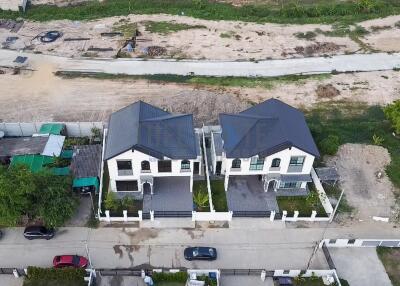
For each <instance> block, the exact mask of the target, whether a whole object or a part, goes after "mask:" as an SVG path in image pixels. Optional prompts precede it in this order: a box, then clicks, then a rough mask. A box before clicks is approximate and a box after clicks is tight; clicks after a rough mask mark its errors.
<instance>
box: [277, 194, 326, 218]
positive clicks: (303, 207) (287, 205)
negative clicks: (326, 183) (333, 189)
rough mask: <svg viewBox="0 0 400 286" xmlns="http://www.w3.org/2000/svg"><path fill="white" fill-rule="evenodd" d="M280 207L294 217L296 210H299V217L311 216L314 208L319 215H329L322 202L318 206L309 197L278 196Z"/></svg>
mask: <svg viewBox="0 0 400 286" xmlns="http://www.w3.org/2000/svg"><path fill="white" fill-rule="evenodd" d="M276 200H277V202H278V206H279V209H280V210H281V211H287V216H288V217H293V215H294V211H299V217H310V216H311V213H312V211H313V210H315V211H317V217H327V216H328V215H327V214H326V212H325V210H324V207H323V206H322V204H321V202H319V203H318V204H317V205H316V206H315V205H313V204H311V203H309V201H308V200H307V197H301V196H294V197H288V196H284V197H276Z"/></svg>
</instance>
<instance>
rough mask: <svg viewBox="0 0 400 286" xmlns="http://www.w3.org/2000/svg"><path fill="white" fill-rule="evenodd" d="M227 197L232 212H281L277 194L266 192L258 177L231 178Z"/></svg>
mask: <svg viewBox="0 0 400 286" xmlns="http://www.w3.org/2000/svg"><path fill="white" fill-rule="evenodd" d="M226 196H227V201H228V208H229V210H231V211H273V210H274V211H279V207H278V203H277V202H276V195H275V192H264V189H263V186H262V181H260V180H259V179H258V176H231V177H230V178H229V187H228V192H227V193H226Z"/></svg>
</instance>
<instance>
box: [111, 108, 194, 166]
mask: <svg viewBox="0 0 400 286" xmlns="http://www.w3.org/2000/svg"><path fill="white" fill-rule="evenodd" d="M195 138H196V137H195V134H194V129H193V116H192V115H191V114H190V115H189V114H187V115H172V114H170V113H169V112H166V111H164V110H162V109H159V108H157V107H154V106H152V105H150V104H147V103H145V102H142V101H138V102H135V103H133V104H131V105H129V106H127V107H125V108H123V109H121V110H119V111H116V112H114V113H113V114H111V116H110V121H109V126H108V135H107V142H106V150H105V156H104V159H105V160H108V159H110V158H112V157H115V156H117V155H119V154H121V153H123V152H125V151H127V150H130V149H136V150H138V151H141V152H143V153H146V154H149V155H151V156H153V157H156V158H159V159H161V158H163V157H164V156H165V157H168V158H171V159H194V158H196V157H197V151H196V139H195Z"/></svg>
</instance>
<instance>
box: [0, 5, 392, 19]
mask: <svg viewBox="0 0 400 286" xmlns="http://www.w3.org/2000/svg"><path fill="white" fill-rule="evenodd" d="M399 12H400V2H399V1H398V0H369V1H340V2H339V1H334V2H332V1H322V2H321V1H318V2H315V1H310V2H304V1H303V3H302V4H298V3H296V2H293V1H290V2H286V3H279V5H276V4H274V3H272V4H271V3H268V2H261V4H253V5H243V6H234V5H232V4H229V3H222V2H215V1H208V0H193V1H189V0H135V1H131V0H112V1H111V0H107V1H102V2H98V1H90V2H88V3H84V4H81V5H76V6H67V7H56V6H53V5H39V6H33V7H31V8H29V9H28V10H27V11H26V12H25V13H21V12H12V11H3V10H0V18H12V19H16V18H18V17H22V18H25V19H31V20H35V21H49V20H62V19H69V20H91V19H98V18H104V17H111V16H123V15H129V14H131V13H135V14H158V13H165V14H171V15H182V14H183V15H185V16H190V17H195V18H201V19H207V20H234V21H235V20H236V21H237V20H240V21H247V22H259V23H262V22H276V23H299V24H304V23H334V22H346V23H354V22H359V21H362V20H366V19H372V18H381V17H385V16H388V15H395V14H398V13H399Z"/></svg>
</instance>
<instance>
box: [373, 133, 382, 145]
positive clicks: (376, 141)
mask: <svg viewBox="0 0 400 286" xmlns="http://www.w3.org/2000/svg"><path fill="white" fill-rule="evenodd" d="M372 141H373V142H374V144H375V145H378V146H381V145H382V144H383V142H384V141H385V140H384V139H383V138H382V137H380V136H378V135H376V134H374V135H373V136H372Z"/></svg>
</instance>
